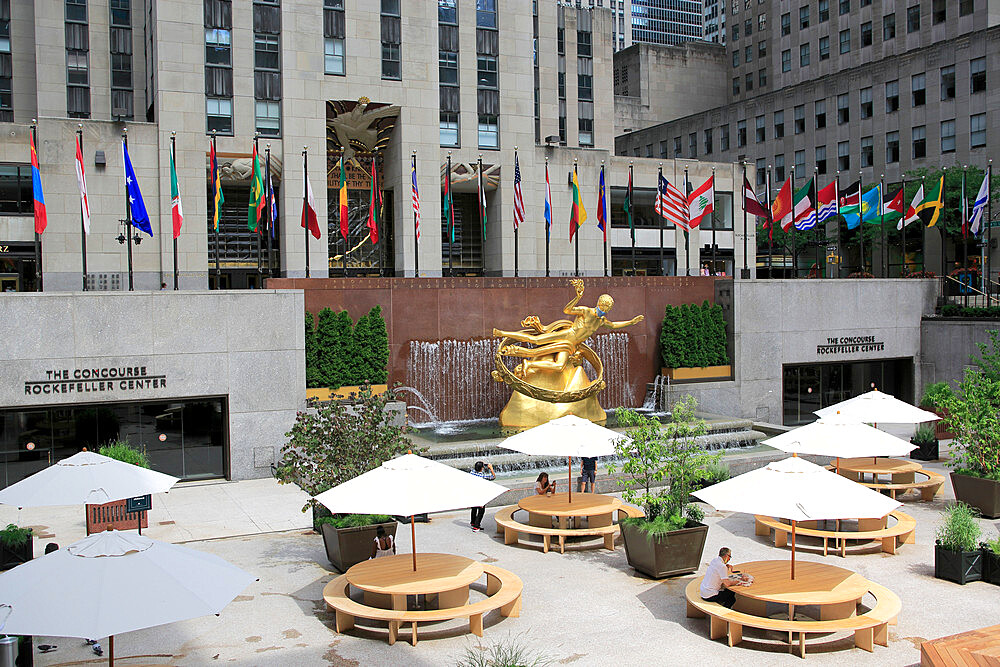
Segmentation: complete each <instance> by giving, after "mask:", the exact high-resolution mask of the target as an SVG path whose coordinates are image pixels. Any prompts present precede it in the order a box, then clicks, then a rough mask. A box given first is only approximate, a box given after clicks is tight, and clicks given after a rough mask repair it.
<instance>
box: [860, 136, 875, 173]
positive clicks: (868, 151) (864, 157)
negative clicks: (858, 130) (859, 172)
mask: <svg viewBox="0 0 1000 667" xmlns="http://www.w3.org/2000/svg"><path fill="white" fill-rule="evenodd" d="M874 161H875V151H874V149H873V148H872V138H871V137H861V168H862V169H864V168H865V167H871V166H872V165H873V164H874Z"/></svg>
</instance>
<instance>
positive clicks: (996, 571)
mask: <svg viewBox="0 0 1000 667" xmlns="http://www.w3.org/2000/svg"><path fill="white" fill-rule="evenodd" d="M981 551H982V552H983V579H982V580H983V581H988V582H989V583H991V584H996V585H997V586H1000V556H998V555H996V554H995V553H993V550H992V549H990V548H989V547H983V548H982V549H981Z"/></svg>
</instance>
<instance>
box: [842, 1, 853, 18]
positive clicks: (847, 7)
mask: <svg viewBox="0 0 1000 667" xmlns="http://www.w3.org/2000/svg"><path fill="white" fill-rule="evenodd" d="M850 13H851V0H840V15H841V16H843V15H844V14H850Z"/></svg>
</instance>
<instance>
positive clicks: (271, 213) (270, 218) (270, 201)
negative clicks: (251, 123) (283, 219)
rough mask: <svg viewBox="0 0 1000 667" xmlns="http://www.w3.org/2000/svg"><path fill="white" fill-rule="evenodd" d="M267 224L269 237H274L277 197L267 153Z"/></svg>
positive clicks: (269, 158) (269, 157)
mask: <svg viewBox="0 0 1000 667" xmlns="http://www.w3.org/2000/svg"><path fill="white" fill-rule="evenodd" d="M264 170H265V171H266V172H267V210H268V214H267V226H268V227H269V228H270V232H271V238H272V239H273V238H274V225H275V223H277V222H278V198H277V197H275V196H274V184H273V183H272V182H271V154H270V153H268V154H267V166H266V167H265V169H264Z"/></svg>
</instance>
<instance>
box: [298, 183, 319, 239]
mask: <svg viewBox="0 0 1000 667" xmlns="http://www.w3.org/2000/svg"><path fill="white" fill-rule="evenodd" d="M303 187H304V192H303V194H304V195H305V197H304V199H305V200H306V201H305V203H304V204H302V227H303V228H305V227H308V228H309V231H310V232H312V235H313V238H317V239H318V238H319V220H318V219H317V218H316V200H315V199H313V189H312V185H311V184H310V183H309V179H308V178H306V182H305V185H304V186H303Z"/></svg>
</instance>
